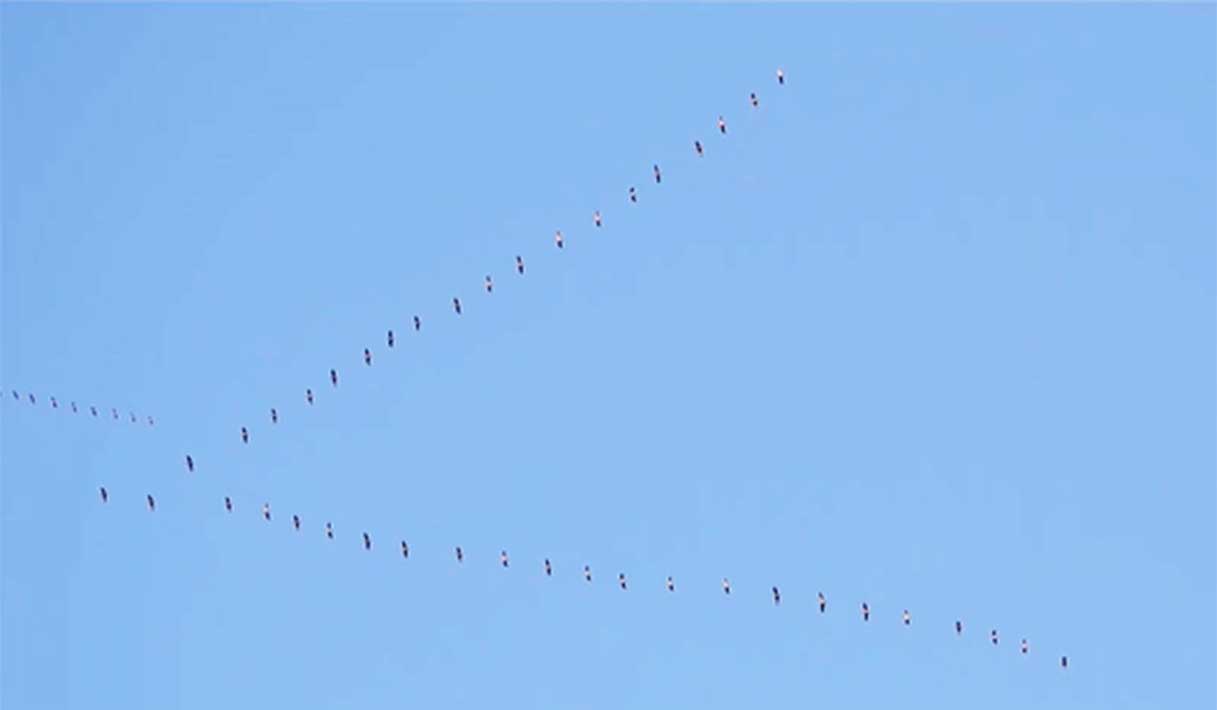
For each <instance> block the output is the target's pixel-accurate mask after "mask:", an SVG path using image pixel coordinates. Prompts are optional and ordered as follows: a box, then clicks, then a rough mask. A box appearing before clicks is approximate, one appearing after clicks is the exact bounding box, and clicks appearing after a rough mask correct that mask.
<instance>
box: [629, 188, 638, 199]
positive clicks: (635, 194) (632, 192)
mask: <svg viewBox="0 0 1217 710" xmlns="http://www.w3.org/2000/svg"><path fill="white" fill-rule="evenodd" d="M630 202H638V191H637V190H635V189H634V188H632V187H631V188H630Z"/></svg>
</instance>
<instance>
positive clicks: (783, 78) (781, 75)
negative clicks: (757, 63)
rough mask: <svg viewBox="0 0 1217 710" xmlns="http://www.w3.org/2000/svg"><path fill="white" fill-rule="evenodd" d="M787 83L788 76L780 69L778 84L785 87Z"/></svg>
mask: <svg viewBox="0 0 1217 710" xmlns="http://www.w3.org/2000/svg"><path fill="white" fill-rule="evenodd" d="M785 83H786V74H785V73H784V72H783V71H782V70H781V69H778V84H782V85H785Z"/></svg>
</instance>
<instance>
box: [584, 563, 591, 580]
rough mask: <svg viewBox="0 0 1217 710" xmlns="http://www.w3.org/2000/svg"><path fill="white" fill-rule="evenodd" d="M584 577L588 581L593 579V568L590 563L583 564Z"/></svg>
mask: <svg viewBox="0 0 1217 710" xmlns="http://www.w3.org/2000/svg"><path fill="white" fill-rule="evenodd" d="M583 578H584V579H586V580H587V581H589V582H590V581H592V568H591V566H590V565H583Z"/></svg>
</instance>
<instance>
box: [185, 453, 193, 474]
mask: <svg viewBox="0 0 1217 710" xmlns="http://www.w3.org/2000/svg"><path fill="white" fill-rule="evenodd" d="M186 470H187V471H189V472H190V473H194V458H193V457H191V455H190V454H186Z"/></svg>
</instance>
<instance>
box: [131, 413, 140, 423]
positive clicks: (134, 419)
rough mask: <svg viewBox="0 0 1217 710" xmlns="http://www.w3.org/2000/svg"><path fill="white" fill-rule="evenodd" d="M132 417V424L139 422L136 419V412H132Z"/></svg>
mask: <svg viewBox="0 0 1217 710" xmlns="http://www.w3.org/2000/svg"><path fill="white" fill-rule="evenodd" d="M130 416H131V423H132V424H134V423H136V422H137V421H139V420H138V419H136V418H135V412H131V413H130Z"/></svg>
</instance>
